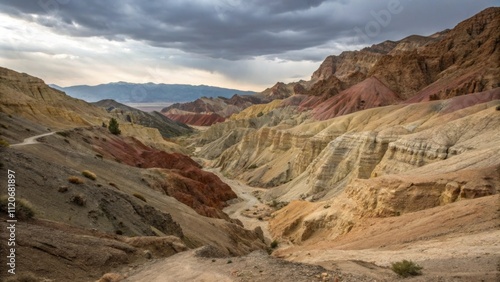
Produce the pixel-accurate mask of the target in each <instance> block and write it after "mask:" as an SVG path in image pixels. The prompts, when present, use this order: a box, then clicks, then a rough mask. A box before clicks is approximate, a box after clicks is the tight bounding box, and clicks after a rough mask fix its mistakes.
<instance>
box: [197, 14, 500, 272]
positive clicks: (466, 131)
mask: <svg viewBox="0 0 500 282" xmlns="http://www.w3.org/2000/svg"><path fill="white" fill-rule="evenodd" d="M499 15H500V8H490V9H486V10H484V11H483V12H481V13H479V14H477V15H476V16H474V17H472V18H470V19H468V20H465V21H463V22H462V23H460V24H458V25H457V26H456V27H455V28H453V29H451V30H446V31H443V32H439V33H436V34H434V35H432V36H429V37H422V36H410V37H407V38H405V39H403V40H401V41H397V42H396V41H394V42H393V41H391V42H383V43H381V44H378V45H374V46H371V47H369V48H365V49H363V50H360V51H349V52H344V53H342V54H341V55H339V56H330V57H328V58H327V59H326V60H325V61H324V62H323V64H322V65H321V66H320V68H319V69H318V70H317V71H316V72H315V73H314V74H313V75H312V79H311V81H310V83H311V84H312V85H311V86H310V87H309V88H308V89H307V91H306V93H305V94H300V95H299V94H295V95H291V96H289V97H284V99H283V100H274V101H273V102H271V103H268V104H263V105H253V106H250V107H248V108H247V109H245V110H243V111H242V112H241V113H239V114H235V115H233V116H232V117H231V118H230V120H227V121H225V122H223V123H218V124H216V125H213V126H211V127H210V128H208V129H207V130H205V131H203V132H200V133H199V134H198V136H193V137H192V138H191V139H190V140H191V142H192V146H193V147H194V148H195V149H196V156H198V157H200V158H203V159H205V164H206V165H209V166H212V167H214V168H216V169H219V170H220V171H221V173H222V174H223V175H226V176H228V177H230V178H234V179H238V180H239V181H241V182H242V183H245V184H247V185H250V186H252V187H255V189H256V191H257V192H256V193H257V194H256V195H258V197H259V198H260V199H262V201H263V202H264V203H267V204H268V205H269V206H271V207H278V211H276V212H274V213H272V212H269V213H266V212H264V210H265V209H264V210H262V209H260V208H259V209H257V208H256V209H255V212H257V213H258V214H259V213H262V214H263V215H264V218H266V219H267V220H269V229H270V232H271V234H272V236H273V239H276V240H278V241H280V242H281V244H284V246H283V247H282V248H280V249H279V250H278V251H276V252H275V253H274V255H275V256H278V257H280V258H283V259H286V260H290V261H294V262H304V263H313V264H317V265H322V266H329V265H331V263H332V262H333V264H334V265H337V266H339V265H342V266H343V267H353V266H352V265H349V264H342V263H341V262H339V261H342V260H343V258H342V256H343V255H345V256H346V257H348V258H349V259H356V258H357V257H359V258H362V260H365V261H370V262H374V263H375V264H376V265H377V266H382V267H389V266H390V262H391V261H394V260H397V259H399V260H402V259H411V260H413V261H416V262H418V263H419V264H421V265H423V266H424V269H427V271H428V273H429V274H428V275H427V276H425V275H424V276H425V277H422V278H421V279H420V280H419V279H418V278H416V279H415V281H439V280H440V279H444V281H448V280H449V281H473V280H478V279H479V280H480V279H484V280H485V281H495V277H497V275H498V270H497V269H496V265H497V264H496V263H497V262H498V260H499V259H500V250H499V249H498V247H497V246H495V245H494V244H493V241H494V239H493V238H495V237H496V236H498V232H496V229H497V227H498V220H499V218H498V213H497V211H496V210H495V206H497V204H498V201H499V198H498V194H499V192H500V174H499V171H500V162H499V160H498V156H497V155H498V153H497V152H498V151H500V135H499V133H498V130H497V129H498V128H500V87H499V86H500V84H499V83H500V81H499V80H498V79H499V76H498V75H496V74H498V73H500V69H499V68H500V63H499V62H500V60H497V58H498V55H499V53H500V52H499V50H500V49H499V48H498V40H497V39H498V36H499V32H498V31H499V30H500V28H499V25H500V22H499V21H498V19H499V18H500V17H499ZM472 46H476V47H474V48H473V47H472ZM447 58H452V59H450V60H448V59H447ZM262 188H265V189H262ZM250 211H252V209H251V210H250ZM242 214H245V213H244V212H242ZM367 236H368V238H370V239H369V240H367ZM474 236H477V238H482V239H481V242H482V243H479V241H475V240H473V239H472V238H474ZM389 238H391V239H389ZM456 244H460V249H461V250H463V252H462V251H458V250H457V249H456V248H455V247H454V246H455V245H456ZM419 250H424V251H425V253H422V252H420V251H419ZM433 250H439V251H433ZM490 250H491V251H490ZM447 252H455V253H457V252H459V253H460V255H457V256H450V255H447ZM443 253H444V254H443ZM457 254H458V253H457ZM473 259H475V260H477V263H474V264H472V265H468V264H469V263H470V261H471V260H473ZM365 266H366V267H368V266H367V265H365ZM469 266H470V267H469ZM339 267H340V266H339ZM446 267H453V268H460V269H463V272H462V273H456V275H453V274H452V273H449V272H447V271H446ZM355 269H357V270H359V271H360V272H362V273H364V272H365V271H366V269H365V268H363V267H355ZM479 269H480V270H479ZM351 270H352V271H353V272H356V271H355V270H353V269H351ZM371 274H372V275H374V276H372V277H373V278H374V279H381V280H385V279H387V280H390V278H388V277H387V276H384V275H385V274H383V271H379V270H377V268H376V267H374V268H372V272H371ZM412 281H413V280H412Z"/></svg>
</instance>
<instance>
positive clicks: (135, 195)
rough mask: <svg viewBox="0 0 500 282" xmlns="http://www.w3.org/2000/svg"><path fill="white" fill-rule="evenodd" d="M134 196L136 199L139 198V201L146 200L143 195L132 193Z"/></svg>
mask: <svg viewBox="0 0 500 282" xmlns="http://www.w3.org/2000/svg"><path fill="white" fill-rule="evenodd" d="M132 195H133V196H134V197H136V198H137V199H139V200H141V201H144V202H147V201H146V198H144V196H143V195H141V194H139V193H134V194H132Z"/></svg>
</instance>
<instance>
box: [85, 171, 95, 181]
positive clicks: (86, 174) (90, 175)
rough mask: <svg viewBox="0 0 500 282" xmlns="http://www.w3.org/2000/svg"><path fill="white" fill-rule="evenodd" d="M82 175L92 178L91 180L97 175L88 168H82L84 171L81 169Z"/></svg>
mask: <svg viewBox="0 0 500 282" xmlns="http://www.w3.org/2000/svg"><path fill="white" fill-rule="evenodd" d="M82 175H83V176H85V177H87V178H88V179H92V180H96V179H97V176H96V175H95V173H93V172H92V171H90V170H84V171H82Z"/></svg>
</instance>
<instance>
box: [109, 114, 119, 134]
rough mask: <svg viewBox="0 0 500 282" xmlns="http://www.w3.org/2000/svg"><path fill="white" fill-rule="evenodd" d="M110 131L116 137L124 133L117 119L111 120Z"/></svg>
mask: <svg viewBox="0 0 500 282" xmlns="http://www.w3.org/2000/svg"><path fill="white" fill-rule="evenodd" d="M108 129H109V132H111V133H112V134H114V135H119V134H120V133H122V131H121V130H120V125H119V124H118V121H116V119H115V118H111V120H110V121H109V125H108Z"/></svg>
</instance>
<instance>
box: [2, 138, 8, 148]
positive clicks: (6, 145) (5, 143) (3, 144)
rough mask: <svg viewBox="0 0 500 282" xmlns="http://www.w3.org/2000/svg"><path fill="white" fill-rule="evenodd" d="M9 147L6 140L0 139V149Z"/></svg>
mask: <svg viewBox="0 0 500 282" xmlns="http://www.w3.org/2000/svg"><path fill="white" fill-rule="evenodd" d="M9 146H10V144H9V142H7V141H6V140H4V139H2V138H0V148H7V147H9Z"/></svg>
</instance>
